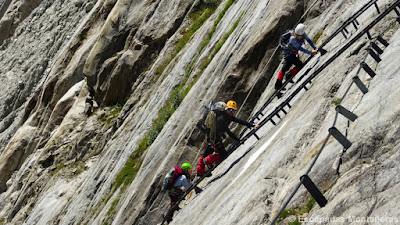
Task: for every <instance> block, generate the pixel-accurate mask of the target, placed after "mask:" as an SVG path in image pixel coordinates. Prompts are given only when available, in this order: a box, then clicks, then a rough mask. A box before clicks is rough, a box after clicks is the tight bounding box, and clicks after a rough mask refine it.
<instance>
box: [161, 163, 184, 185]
mask: <svg viewBox="0 0 400 225" xmlns="http://www.w3.org/2000/svg"><path fill="white" fill-rule="evenodd" d="M184 174H185V173H184V172H183V170H182V169H181V168H180V167H179V166H175V167H174V168H172V169H171V170H170V171H169V172H168V173H167V174H166V175H165V178H164V182H163V188H164V189H165V190H168V189H171V188H172V185H173V184H174V183H175V181H176V180H177V179H178V177H179V176H181V175H184Z"/></svg>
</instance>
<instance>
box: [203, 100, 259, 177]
mask: <svg viewBox="0 0 400 225" xmlns="http://www.w3.org/2000/svg"><path fill="white" fill-rule="evenodd" d="M215 104H218V106H215V107H212V108H213V109H214V110H210V112H208V115H207V117H206V119H205V121H203V122H204V123H205V126H204V127H205V128H204V129H202V130H203V131H204V132H205V133H206V140H205V145H204V152H203V154H202V155H201V156H200V159H199V164H198V166H197V175H199V176H203V175H205V173H206V169H209V168H211V167H212V165H213V164H214V163H217V162H220V161H222V160H223V159H225V158H226V157H227V152H226V150H225V147H224V145H223V143H222V141H223V139H224V138H225V135H224V134H225V132H226V133H228V135H229V136H230V137H231V138H232V139H234V140H235V141H237V142H240V139H239V138H238V137H237V136H236V135H235V134H234V133H233V132H232V131H231V130H230V129H229V124H230V123H231V122H235V123H239V124H241V125H245V126H247V127H253V128H254V129H257V128H258V127H259V125H258V124H253V123H249V122H246V121H243V120H241V119H238V118H236V117H235V116H234V114H235V112H236V110H237V104H236V102H235V101H232V100H230V101H228V102H227V103H226V104H225V103H224V102H217V103H215ZM221 109H222V110H221ZM213 153H214V154H213Z"/></svg>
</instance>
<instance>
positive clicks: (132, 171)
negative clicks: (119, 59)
mask: <svg viewBox="0 0 400 225" xmlns="http://www.w3.org/2000/svg"><path fill="white" fill-rule="evenodd" d="M233 2H234V1H233V0H230V1H228V2H227V3H226V5H225V7H224V9H223V10H222V11H221V13H220V14H219V17H218V19H217V20H216V21H215V22H214V26H213V28H212V29H211V31H210V32H209V33H208V35H207V38H206V39H207V40H206V41H205V42H203V45H202V47H201V49H200V50H199V53H198V55H200V53H201V51H202V50H203V48H204V47H205V46H206V45H207V44H208V42H209V40H210V39H211V37H212V35H213V34H214V32H215V29H216V27H217V25H218V23H219V21H220V20H221V18H222V17H223V16H224V14H225V13H226V11H227V9H228V8H229V7H230V6H231V5H232V4H233ZM211 6H212V7H211V8H210V4H208V5H207V7H206V8H203V10H204V11H203V10H199V11H198V12H197V13H199V14H198V15H195V14H193V15H192V16H193V17H194V18H198V20H196V21H198V22H195V23H193V25H192V27H191V28H190V29H189V31H188V33H187V35H188V36H187V37H186V38H182V39H183V40H182V42H181V44H179V43H178V45H177V46H178V47H177V52H179V51H180V50H181V49H182V48H183V47H184V45H185V44H186V43H187V41H188V40H189V39H190V37H191V35H193V33H194V32H195V31H196V30H197V29H198V28H200V26H201V25H202V24H203V23H204V21H205V20H206V19H207V18H208V17H210V16H211V15H212V13H213V12H214V11H215V9H216V7H217V6H218V5H216V4H211ZM214 7H215V8H214ZM199 15H201V16H199ZM242 15H243V13H242ZM242 15H241V16H240V17H239V19H238V20H237V21H236V22H235V23H234V25H233V27H232V28H231V29H230V30H229V32H228V33H227V34H226V35H224V37H223V38H222V40H221V41H220V42H218V44H217V45H216V46H215V48H214V51H213V53H212V54H211V55H210V57H208V59H207V60H206V61H205V62H203V63H202V66H201V72H200V73H199V74H197V76H195V79H194V80H193V81H192V82H190V83H189V84H187V81H188V79H189V74H190V70H191V68H188V70H187V72H186V79H185V80H184V81H183V82H182V84H181V85H179V86H178V87H176V88H175V90H174V91H173V92H172V93H171V95H170V98H169V100H168V101H167V103H166V104H165V105H164V106H163V107H162V108H161V109H160V110H159V111H158V116H157V118H156V119H155V120H154V122H153V124H152V126H151V128H150V130H149V132H148V133H147V134H146V135H145V136H144V138H143V139H142V141H141V142H140V143H139V145H138V147H137V149H136V150H135V151H134V152H133V154H132V155H131V156H130V158H129V159H128V161H127V162H126V164H125V166H124V167H123V168H122V170H121V171H120V172H119V174H118V175H117V177H116V181H115V183H114V186H113V192H115V191H116V190H117V189H118V188H119V187H120V186H121V185H123V186H122V188H125V186H126V185H128V184H130V183H131V182H132V181H133V180H134V179H135V177H136V174H137V173H138V171H139V169H140V166H141V164H142V162H143V154H144V152H145V151H146V150H147V148H148V147H149V146H150V145H151V144H152V143H153V142H154V140H155V139H156V138H157V136H158V134H159V133H160V132H161V130H162V129H163V127H164V125H165V124H166V123H167V121H168V119H169V118H170V117H171V116H172V114H173V113H174V112H175V110H176V109H177V108H178V107H179V105H180V104H181V102H182V101H183V99H184V98H185V96H186V95H187V93H188V92H189V91H190V89H191V88H192V87H193V85H194V84H195V83H196V81H197V79H198V77H199V75H200V74H201V73H202V71H203V70H204V69H205V68H206V67H207V65H208V64H209V63H210V62H211V60H212V59H213V57H214V56H215V54H216V53H217V52H218V51H219V50H220V49H221V47H222V45H223V44H224V43H225V41H226V40H227V39H228V37H229V36H230V34H232V32H233V31H234V30H235V29H236V27H237V25H238V24H239V21H240V19H241V17H242ZM193 20H194V19H193ZM194 24H197V25H194ZM184 36H185V35H184ZM185 40H186V41H185ZM176 54H177V53H176ZM197 57H198V56H197ZM197 57H196V58H195V59H194V60H193V62H195V61H196V59H197ZM171 60H172V59H171ZM193 64H194V63H192V64H191V66H193ZM191 66H189V67H191ZM160 71H161V73H162V71H163V69H162V70H160ZM185 86H186V88H185Z"/></svg>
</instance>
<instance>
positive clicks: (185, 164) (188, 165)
mask: <svg viewBox="0 0 400 225" xmlns="http://www.w3.org/2000/svg"><path fill="white" fill-rule="evenodd" d="M181 169H182V170H184V171H188V170H189V169H192V165H190V164H189V163H184V164H182V166H181Z"/></svg>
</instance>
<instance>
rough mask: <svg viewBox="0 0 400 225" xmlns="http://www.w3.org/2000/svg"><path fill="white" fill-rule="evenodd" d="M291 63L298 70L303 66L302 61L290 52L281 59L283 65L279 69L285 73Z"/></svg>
mask: <svg viewBox="0 0 400 225" xmlns="http://www.w3.org/2000/svg"><path fill="white" fill-rule="evenodd" d="M292 65H295V66H296V67H297V69H298V70H301V69H302V68H303V66H304V64H303V62H302V61H300V59H299V58H297V57H296V55H295V54H290V55H286V56H285V58H284V59H283V66H282V70H281V71H282V72H284V73H286V71H288V70H289V69H290V67H291V66H292Z"/></svg>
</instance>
